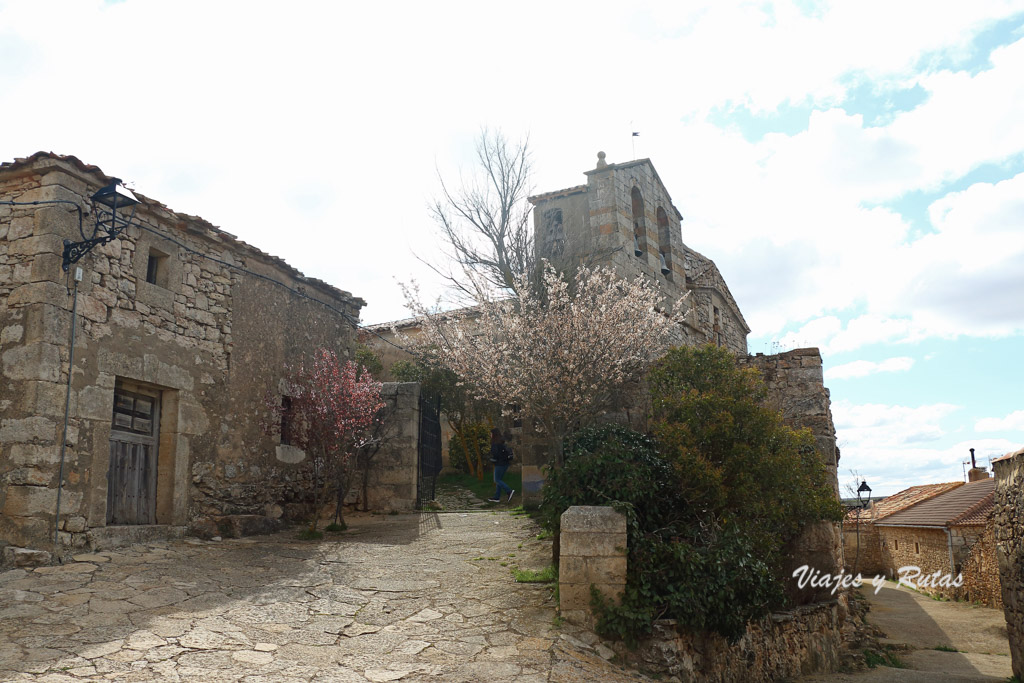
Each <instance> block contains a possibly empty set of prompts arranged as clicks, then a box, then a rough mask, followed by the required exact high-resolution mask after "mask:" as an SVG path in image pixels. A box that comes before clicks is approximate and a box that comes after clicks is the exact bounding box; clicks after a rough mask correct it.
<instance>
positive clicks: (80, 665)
mask: <svg viewBox="0 0 1024 683" xmlns="http://www.w3.org/2000/svg"><path fill="white" fill-rule="evenodd" d="M350 524H351V528H350V530H349V531H348V532H346V533H345V534H341V535H339V536H336V537H335V538H334V539H328V540H324V541H322V542H319V543H315V542H301V541H297V540H295V539H294V532H285V533H282V534H277V535H275V536H266V537H258V538H247V539H237V540H225V541H222V542H205V541H197V540H194V539H190V540H186V541H184V542H174V543H167V544H150V545H145V546H133V547H132V548H131V549H127V550H123V551H116V552H104V553H99V554H96V555H86V556H79V557H78V560H79V561H77V562H74V563H70V564H67V565H64V566H55V567H41V568H38V569H35V570H25V569H14V570H9V571H6V572H2V573H0V680H4V681H7V680H12V681H23V680H24V681H45V682H46V683H63V682H70V681H81V680H118V681H179V680H180V681H359V682H362V681H474V682H475V681H499V682H502V681H508V682H511V681H517V682H523V683H531V682H535V681H565V682H571V681H611V682H616V681H637V680H647V679H645V678H644V677H642V676H640V675H638V674H636V673H633V672H630V671H628V670H625V669H621V668H619V667H617V666H615V665H613V664H611V663H609V662H607V661H606V660H605V659H604V658H603V657H602V656H601V655H602V654H603V655H605V656H610V652H609V651H607V650H606V649H605V648H604V647H603V646H602V645H601V644H600V643H599V642H598V641H597V640H596V638H594V637H593V636H592V635H589V634H587V633H585V632H580V631H578V630H574V629H572V628H570V627H568V626H557V625H556V624H555V610H554V604H553V600H552V597H551V589H550V588H549V587H546V586H543V585H536V584H517V583H514V582H513V580H512V577H511V574H510V570H509V567H510V566H511V565H513V564H519V565H520V566H522V567H524V568H532V569H540V568H542V567H543V566H544V565H545V564H547V563H548V562H549V557H550V555H549V553H550V544H549V543H547V542H543V541H538V540H537V539H536V538H535V534H536V533H537V531H538V530H537V527H536V526H535V525H534V523H533V522H532V521H531V520H529V519H528V518H526V517H517V516H512V515H510V514H508V513H506V512H477V513H452V514H444V513H442V514H427V513H424V514H410V515H396V516H388V517H370V516H364V517H354V518H353V519H352V520H350ZM505 564H507V565H508V566H503V565H505Z"/></svg>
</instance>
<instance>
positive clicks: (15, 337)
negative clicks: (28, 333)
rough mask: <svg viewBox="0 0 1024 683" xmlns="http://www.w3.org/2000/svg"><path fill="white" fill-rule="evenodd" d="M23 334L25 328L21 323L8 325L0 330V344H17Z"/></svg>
mask: <svg viewBox="0 0 1024 683" xmlns="http://www.w3.org/2000/svg"><path fill="white" fill-rule="evenodd" d="M24 334H25V328H24V327H23V326H21V325H8V326H7V327H5V328H3V329H2V330H0V346H3V345H6V344H17V343H18V342H20V341H21V338H22V336H23V335H24Z"/></svg>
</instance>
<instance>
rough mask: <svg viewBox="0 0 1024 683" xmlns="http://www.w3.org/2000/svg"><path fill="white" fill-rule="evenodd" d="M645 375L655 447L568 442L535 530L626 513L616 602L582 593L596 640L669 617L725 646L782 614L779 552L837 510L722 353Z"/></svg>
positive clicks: (706, 351)
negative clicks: (577, 510)
mask: <svg viewBox="0 0 1024 683" xmlns="http://www.w3.org/2000/svg"><path fill="white" fill-rule="evenodd" d="M649 379H650V387H651V398H652V405H653V406H654V411H653V414H652V424H653V427H654V435H655V438H652V437H650V436H647V435H644V434H639V433H636V432H633V431H631V430H629V429H627V428H625V427H621V426H614V425H605V426H603V427H598V428H594V429H588V430H583V431H581V432H580V433H578V434H576V435H575V436H574V437H573V438H572V439H570V440H567V443H566V444H565V453H566V458H565V465H564V467H562V468H561V469H553V470H551V471H549V472H548V476H547V481H546V482H545V486H544V489H543V491H544V504H543V506H542V514H541V521H542V523H543V524H544V526H545V528H547V529H549V530H551V531H553V532H554V531H557V530H558V522H559V517H560V516H561V514H562V512H564V511H565V510H566V509H567V508H568V507H569V506H571V505H611V506H612V507H614V508H616V509H618V510H620V511H621V512H623V513H624V514H625V515H626V519H627V532H628V539H629V550H628V552H629V562H628V565H627V566H628V570H627V571H628V574H627V579H626V581H627V582H626V589H625V591H624V593H623V596H622V601H621V603H620V604H619V605H614V604H610V603H608V602H606V601H605V600H604V599H603V598H602V597H601V596H600V595H599V594H596V593H595V594H594V595H593V602H592V605H593V606H594V608H595V612H596V614H597V616H598V623H597V626H598V630H599V632H600V633H602V634H603V635H606V636H611V637H619V638H622V639H624V640H626V642H627V643H628V644H634V643H635V642H636V641H637V639H639V638H641V637H643V636H645V635H647V634H649V633H650V630H651V626H652V625H653V622H654V620H655V619H659V618H671V619H676V620H677V621H678V623H679V625H680V626H681V627H684V628H688V629H693V630H697V631H714V632H717V633H720V634H722V635H723V636H725V637H727V638H729V639H730V640H735V639H737V638H739V637H740V636H742V635H743V633H744V630H745V628H746V624H747V623H748V622H749V621H750V620H752V619H755V618H757V617H759V616H762V615H764V614H767V613H768V612H769V611H770V610H772V609H774V608H778V607H781V606H783V605H784V604H785V600H786V597H785V592H784V590H783V586H784V584H783V576H782V561H783V557H782V553H783V548H784V546H785V544H786V543H787V542H789V541H790V540H792V539H793V538H794V537H795V536H796V535H797V534H798V533H799V532H800V531H801V530H802V529H803V528H804V526H806V525H807V524H809V523H811V522H814V521H817V520H821V519H838V518H839V514H840V510H839V507H838V502H837V501H836V500H835V496H834V492H833V490H832V487H831V486H830V483H829V480H828V477H827V471H826V469H825V467H824V464H823V463H822V461H821V458H820V457H819V456H818V454H817V452H816V451H815V449H814V441H813V437H812V436H811V434H810V433H809V432H807V431H806V430H805V431H793V430H792V429H789V428H788V427H786V426H785V425H784V424H783V423H782V419H781V416H780V415H779V414H778V413H777V412H775V411H772V410H770V409H768V408H766V407H765V406H764V405H763V400H764V396H765V391H764V388H763V386H762V385H761V382H760V378H759V376H757V374H756V372H754V371H746V370H740V369H738V368H737V367H736V364H735V360H734V358H733V357H732V356H731V355H730V354H729V353H728V352H726V351H723V350H721V349H717V348H715V347H706V348H700V349H692V348H681V349H673V350H672V351H671V352H670V353H669V354H668V355H667V356H666V357H665V358H664V359H662V360H661V361H660V362H659V363H657V364H656V366H655V368H654V369H653V370H652V372H651V374H650V377H649Z"/></svg>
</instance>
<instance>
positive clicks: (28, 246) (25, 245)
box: [7, 235, 64, 256]
mask: <svg viewBox="0 0 1024 683" xmlns="http://www.w3.org/2000/svg"><path fill="white" fill-rule="evenodd" d="M9 244H10V246H8V248H7V253H8V254H10V255H11V256H35V255H36V254H45V253H51V254H62V253H64V241H63V240H62V239H61V238H60V235H34V236H32V237H23V238H22V239H20V240H13V241H11V242H10V243H9Z"/></svg>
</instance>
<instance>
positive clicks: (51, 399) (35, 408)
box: [21, 382, 75, 418]
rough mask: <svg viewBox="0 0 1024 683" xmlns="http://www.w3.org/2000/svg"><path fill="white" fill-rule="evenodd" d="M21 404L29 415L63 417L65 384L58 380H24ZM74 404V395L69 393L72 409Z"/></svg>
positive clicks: (65, 393)
mask: <svg viewBox="0 0 1024 683" xmlns="http://www.w3.org/2000/svg"><path fill="white" fill-rule="evenodd" d="M21 386H22V401H21V405H22V408H23V409H24V411H25V412H26V413H27V414H29V415H42V416H45V417H56V418H63V417H64V401H65V400H66V398H67V385H66V384H61V383H59V382H24V383H23V384H22V385H21ZM74 406H75V395H74V393H72V395H71V407H72V410H73V409H74Z"/></svg>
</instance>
